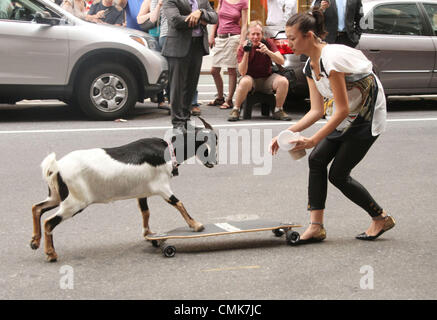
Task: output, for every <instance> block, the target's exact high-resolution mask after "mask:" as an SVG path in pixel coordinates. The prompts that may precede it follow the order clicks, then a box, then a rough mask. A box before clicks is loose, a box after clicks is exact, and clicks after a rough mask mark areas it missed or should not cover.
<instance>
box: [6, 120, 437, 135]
mask: <svg viewBox="0 0 437 320" xmlns="http://www.w3.org/2000/svg"><path fill="white" fill-rule="evenodd" d="M424 121H437V118H406V119H388V120H387V122H388V123H397V122H424ZM295 123H297V121H287V122H282V121H281V122H277V121H276V122H242V123H232V124H227V123H221V124H220V123H219V124H214V123H211V125H212V126H213V127H214V128H237V127H267V126H275V127H276V126H284V127H289V126H290V125H292V124H295ZM325 123H326V121H325V120H320V121H317V122H316V124H325ZM171 128H172V127H171V126H156V127H125V128H115V127H114V128H83V129H38V130H1V131H0V134H35V133H75V132H78V133H81V132H103V131H140V130H143V131H153V130H168V129H171Z"/></svg>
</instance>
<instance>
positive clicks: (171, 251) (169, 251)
mask: <svg viewBox="0 0 437 320" xmlns="http://www.w3.org/2000/svg"><path fill="white" fill-rule="evenodd" d="M162 253H163V254H164V256H165V257H167V258H172V257H174V256H175V254H176V248H175V247H174V246H165V247H164V248H163V249H162Z"/></svg>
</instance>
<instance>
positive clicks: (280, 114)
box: [272, 110, 291, 121]
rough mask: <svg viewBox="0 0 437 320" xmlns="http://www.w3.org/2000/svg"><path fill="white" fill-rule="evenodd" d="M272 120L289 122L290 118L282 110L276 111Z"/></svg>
mask: <svg viewBox="0 0 437 320" xmlns="http://www.w3.org/2000/svg"><path fill="white" fill-rule="evenodd" d="M272 118H273V119H274V120H283V121H290V120H291V117H290V116H289V115H288V114H287V113H286V112H285V111H284V110H278V111H276V112H274V113H273V115H272Z"/></svg>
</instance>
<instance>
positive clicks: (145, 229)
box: [137, 198, 152, 237]
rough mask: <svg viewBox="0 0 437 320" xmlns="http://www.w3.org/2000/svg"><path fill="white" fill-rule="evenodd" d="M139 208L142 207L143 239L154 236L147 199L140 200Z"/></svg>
mask: <svg viewBox="0 0 437 320" xmlns="http://www.w3.org/2000/svg"><path fill="white" fill-rule="evenodd" d="M137 200H138V206H139V207H140V210H141V214H142V215H143V237H146V236H147V235H149V234H152V231H151V230H150V228H149V217H150V210H149V206H148V204H147V198H138V199H137Z"/></svg>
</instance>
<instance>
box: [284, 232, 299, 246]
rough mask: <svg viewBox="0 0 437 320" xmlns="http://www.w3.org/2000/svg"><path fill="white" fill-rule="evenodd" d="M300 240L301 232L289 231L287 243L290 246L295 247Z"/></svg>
mask: <svg viewBox="0 0 437 320" xmlns="http://www.w3.org/2000/svg"><path fill="white" fill-rule="evenodd" d="M299 239H300V234H299V232H296V231H291V230H290V231H287V243H288V244H289V245H294V244H296V243H297V242H298V241H299Z"/></svg>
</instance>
